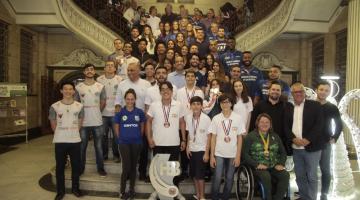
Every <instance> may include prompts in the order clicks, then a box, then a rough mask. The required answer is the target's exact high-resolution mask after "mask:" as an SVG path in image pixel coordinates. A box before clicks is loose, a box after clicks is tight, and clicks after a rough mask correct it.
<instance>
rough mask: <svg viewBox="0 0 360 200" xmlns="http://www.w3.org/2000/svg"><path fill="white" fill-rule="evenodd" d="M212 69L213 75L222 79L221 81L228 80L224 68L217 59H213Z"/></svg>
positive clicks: (225, 81)
mask: <svg viewBox="0 0 360 200" xmlns="http://www.w3.org/2000/svg"><path fill="white" fill-rule="evenodd" d="M212 71H213V72H214V74H215V77H216V78H217V79H219V80H220V81H222V82H223V83H227V82H229V80H230V79H229V77H228V76H226V75H225V71H224V68H223V67H222V66H221V63H220V62H219V61H217V60H215V61H214V64H213V66H212Z"/></svg>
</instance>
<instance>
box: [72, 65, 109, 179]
mask: <svg viewBox="0 0 360 200" xmlns="http://www.w3.org/2000/svg"><path fill="white" fill-rule="evenodd" d="M84 75H85V80H84V82H82V83H79V84H78V85H77V86H76V98H75V99H76V100H78V101H81V103H82V104H83V105H84V113H85V116H84V121H83V124H82V127H81V129H80V137H81V146H80V149H81V152H80V162H81V163H80V174H82V173H84V170H85V163H86V148H87V144H88V141H89V137H90V134H93V138H94V146H95V155H96V166H97V171H98V173H99V175H100V176H102V177H105V176H106V175H107V174H106V172H105V170H104V157H103V156H104V155H103V149H102V140H103V137H104V130H103V127H102V125H103V121H102V115H101V112H102V110H103V109H104V108H105V105H106V90H105V87H104V85H102V84H101V83H99V82H96V81H95V78H94V76H95V67H94V65H93V64H90V63H89V64H85V66H84Z"/></svg>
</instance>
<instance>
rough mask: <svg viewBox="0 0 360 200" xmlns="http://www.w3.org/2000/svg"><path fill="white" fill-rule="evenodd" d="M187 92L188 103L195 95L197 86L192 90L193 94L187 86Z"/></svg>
mask: <svg viewBox="0 0 360 200" xmlns="http://www.w3.org/2000/svg"><path fill="white" fill-rule="evenodd" d="M185 92H186V96H187V99H188V103H190V100H191V98H192V97H193V96H194V94H195V87H194V88H193V90H192V92H191V95H189V93H188V90H187V88H186V87H185Z"/></svg>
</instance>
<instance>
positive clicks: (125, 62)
mask: <svg viewBox="0 0 360 200" xmlns="http://www.w3.org/2000/svg"><path fill="white" fill-rule="evenodd" d="M123 59H124V60H123V63H122V64H121V65H119V66H118V68H117V71H116V73H117V74H118V75H119V76H121V78H123V79H128V76H127V68H128V66H129V64H130V63H140V60H139V59H137V58H135V57H134V56H128V57H124V58H123Z"/></svg>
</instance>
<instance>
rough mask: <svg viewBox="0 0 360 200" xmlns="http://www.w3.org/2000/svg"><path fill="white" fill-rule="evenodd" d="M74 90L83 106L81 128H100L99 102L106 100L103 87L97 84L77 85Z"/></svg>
mask: <svg viewBox="0 0 360 200" xmlns="http://www.w3.org/2000/svg"><path fill="white" fill-rule="evenodd" d="M75 88H76V91H77V95H78V97H79V99H80V101H81V103H82V104H83V105H84V112H85V117H84V122H83V126H84V127H87V126H101V125H102V124H103V122H102V115H101V110H100V101H101V100H106V91H105V87H104V85H103V84H101V83H98V82H95V83H94V84H92V85H86V84H85V83H79V84H78V85H76V87H75Z"/></svg>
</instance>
